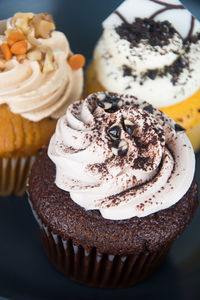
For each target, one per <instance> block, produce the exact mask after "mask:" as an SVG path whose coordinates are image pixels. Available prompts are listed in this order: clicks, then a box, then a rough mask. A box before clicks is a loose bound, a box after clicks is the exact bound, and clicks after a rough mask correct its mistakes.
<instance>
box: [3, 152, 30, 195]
mask: <svg viewBox="0 0 200 300" xmlns="http://www.w3.org/2000/svg"><path fill="white" fill-rule="evenodd" d="M34 161H35V156H28V157H19V158H0V196H9V195H16V196H22V195H23V194H24V193H25V191H26V183H27V177H28V174H29V171H30V168H31V166H32V164H33V162H34Z"/></svg>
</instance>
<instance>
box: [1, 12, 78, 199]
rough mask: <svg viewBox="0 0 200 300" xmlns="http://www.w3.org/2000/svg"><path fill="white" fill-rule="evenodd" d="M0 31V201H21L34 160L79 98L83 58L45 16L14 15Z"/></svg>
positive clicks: (4, 22)
mask: <svg viewBox="0 0 200 300" xmlns="http://www.w3.org/2000/svg"><path fill="white" fill-rule="evenodd" d="M0 30H1V32H0V34H1V35H0V114H1V118H0V140H1V142H0V178H1V180H0V195H4V196H5V195H10V194H16V195H22V194H23V193H24V192H25V185H26V178H27V173H28V170H29V168H30V166H31V164H32V162H33V160H34V156H35V155H36V154H37V152H38V150H39V149H40V148H41V147H42V146H44V145H47V144H48V142H49V139H50V137H51V135H52V134H53V132H54V130H55V126H56V122H57V119H58V118H59V117H61V116H62V115H63V114H64V112H65V111H66V108H67V106H68V105H69V104H70V103H72V101H73V100H75V99H76V100H77V99H80V97H81V94H82V89H83V71H82V66H83V64H84V57H83V56H82V55H80V54H77V55H73V53H72V51H71V49H70V46H69V42H68V40H67V38H66V36H65V35H64V33H62V32H60V31H56V30H55V23H54V21H53V18H52V16H51V15H49V14H38V15H35V14H33V13H16V14H15V15H14V16H13V17H12V18H9V19H8V20H6V21H1V24H0Z"/></svg>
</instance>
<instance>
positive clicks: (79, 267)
mask: <svg viewBox="0 0 200 300" xmlns="http://www.w3.org/2000/svg"><path fill="white" fill-rule="evenodd" d="M194 169H195V158H194V152H193V149H192V146H191V144H190V142H189V140H188V138H187V136H186V135H185V133H184V128H182V127H180V126H179V125H177V124H176V123H175V122H174V121H172V120H171V119H170V118H168V117H166V116H165V115H164V114H163V113H162V112H160V111H159V110H157V109H155V108H153V106H151V105H149V104H148V103H147V102H144V101H141V100H138V99H136V98H134V97H133V96H124V95H119V94H114V93H103V92H101V93H96V94H92V95H90V96H88V98H86V99H85V100H83V101H77V102H75V103H74V104H72V105H70V106H69V108H68V110H67V112H66V114H65V116H63V117H62V118H60V120H59V121H58V124H57V127H56V132H55V134H54V135H53V137H52V139H51V141H50V145H49V148H48V151H47V149H43V150H42V152H41V153H40V155H39V156H38V158H37V161H36V162H35V163H34V165H33V168H32V171H31V174H30V180H29V187H28V193H29V199H30V204H31V207H32V210H33V213H34V215H35V217H36V220H37V221H38V223H39V226H40V232H41V240H42V243H43V245H44V248H45V250H46V253H47V256H48V257H49V259H50V261H51V262H52V264H53V265H54V266H55V267H56V268H57V269H58V270H59V271H61V272H63V273H64V274H66V275H67V276H68V277H70V278H72V279H74V280H76V281H78V282H80V283H82V284H86V285H88V286H93V287H102V288H116V287H126V286H130V285H133V284H136V283H138V282H141V281H142V280H144V279H145V278H146V277H148V276H149V275H150V274H151V273H152V272H153V271H154V270H156V268H157V267H158V266H159V265H160V264H161V262H162V261H163V259H164V258H165V256H166V254H167V253H168V251H169V249H170V247H171V246H172V244H173V242H174V240H175V239H176V238H177V237H178V236H179V235H180V234H181V233H182V232H183V230H184V229H185V227H186V226H187V225H188V223H189V222H190V221H191V219H192V216H193V214H194V212H195V210H196V208H197V206H198V200H197V184H196V182H195V181H194Z"/></svg>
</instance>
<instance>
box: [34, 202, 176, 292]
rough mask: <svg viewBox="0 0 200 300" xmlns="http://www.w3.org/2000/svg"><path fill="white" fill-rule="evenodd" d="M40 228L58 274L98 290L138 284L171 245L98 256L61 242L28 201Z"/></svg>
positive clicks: (68, 242) (150, 271)
mask: <svg viewBox="0 0 200 300" xmlns="http://www.w3.org/2000/svg"><path fill="white" fill-rule="evenodd" d="M29 203H30V206H31V208H32V212H33V215H34V217H35V219H36V221H37V223H38V224H39V227H40V236H41V241H42V244H43V246H44V249H45V252H46V254H47V256H48V258H49V260H50V262H51V263H52V264H53V266H54V267H55V268H56V269H57V270H58V271H60V272H62V273H64V274H65V275H66V276H67V277H69V278H70V279H72V280H74V281H77V282H79V283H81V284H84V285H87V286H91V287H98V288H123V287H128V286H132V285H135V284H137V283H138V282H141V281H143V280H144V279H146V278H147V277H149V275H151V274H152V273H153V272H154V271H155V270H156V269H157V268H158V267H159V265H160V264H161V263H162V261H163V260H164V258H165V257H166V255H167V253H168V252H169V249H170V248H171V245H172V243H170V244H168V245H167V246H166V247H163V248H162V249H161V250H159V251H156V252H153V253H150V252H148V251H144V252H140V253H137V254H129V255H113V254H105V253H100V252H98V250H97V249H96V248H95V247H92V248H91V249H85V248H84V247H83V246H81V245H77V244H76V243H74V241H73V239H72V238H69V239H67V240H64V239H62V238H61V236H60V235H58V234H55V233H54V232H52V230H51V229H50V228H48V226H46V225H44V224H43V222H42V221H41V219H40V218H39V217H38V215H37V213H36V212H35V210H34V209H33V206H32V203H31V202H30V200H29Z"/></svg>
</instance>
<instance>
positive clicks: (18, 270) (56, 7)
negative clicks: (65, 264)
mask: <svg viewBox="0 0 200 300" xmlns="http://www.w3.org/2000/svg"><path fill="white" fill-rule="evenodd" d="M183 2H184V4H186V5H187V6H188V7H190V9H191V10H192V12H193V13H194V14H195V15H196V16H197V17H200V1H199V0H196V1H192V0H187V1H186V0H185V1H183ZM120 3H121V0H101V1H99V0H68V1H66V0H65V1H64V0H57V1H56V0H40V1H39V0H24V1H22V0H18V1H16V0H0V19H3V18H7V17H9V16H12V14H13V13H15V12H16V11H33V12H42V11H48V12H50V13H52V14H53V16H54V19H55V21H56V25H57V28H58V29H59V30H62V31H63V32H65V33H66V35H67V37H68V39H69V40H70V45H71V48H72V50H73V51H74V52H79V53H83V54H84V55H86V57H87V59H90V58H91V56H92V51H93V47H94V44H95V42H96V40H97V39H98V37H99V36H100V33H101V22H102V20H103V19H104V18H105V17H106V16H108V15H109V14H110V12H111V11H112V10H113V9H115V8H116V6H117V5H118V4H120ZM196 176H197V178H198V182H200V153H199V154H198V156H197V171H196ZM199 229H200V210H198V212H197V214H196V216H195V218H194V220H193V222H192V224H191V225H190V226H189V227H188V229H187V230H186V231H185V232H184V234H182V235H181V237H180V238H179V239H178V240H177V241H176V242H175V244H174V246H173V248H172V250H171V252H170V254H169V256H168V258H167V259H166V261H165V263H164V264H163V265H162V266H161V268H160V269H159V271H158V272H157V273H156V274H155V275H153V276H152V277H151V278H150V279H149V280H147V281H146V282H144V283H143V284H140V285H138V286H136V287H132V288H129V289H122V290H112V291H109V290H98V289H92V288H87V287H83V286H81V285H78V284H76V283H74V282H72V281H71V280H69V279H67V278H65V277H64V276H63V275H61V274H59V273H58V272H57V271H55V269H54V268H53V267H52V266H51V265H50V264H49V262H48V260H47V258H46V256H45V254H44V252H43V248H42V246H41V244H40V239H39V232H38V228H37V225H36V223H35V220H34V218H33V216H32V213H31V211H30V208H29V206H28V203H27V199H26V197H24V198H14V197H10V198H1V199H0V237H1V244H0V296H3V297H7V298H9V299H16V300H18V299H20V300H21V299H22V300H25V299H28V300H29V299H34V300H35V299H39V300H40V299H41V300H42V299H45V300H46V299H48V300H51V299H52V300H54V299H56V300H57V299H58V300H62V299H69V300H71V299H74V300H76V299H87V300H90V299H95V300H98V299H104V300H107V299H115V300H117V299H126V300H129V299H134V300H135V299H140V300H143V299H145V300H146V299H156V300H157V299H162V300H165V299H166V300H188V299H191V300H199V299H200V234H199Z"/></svg>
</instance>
